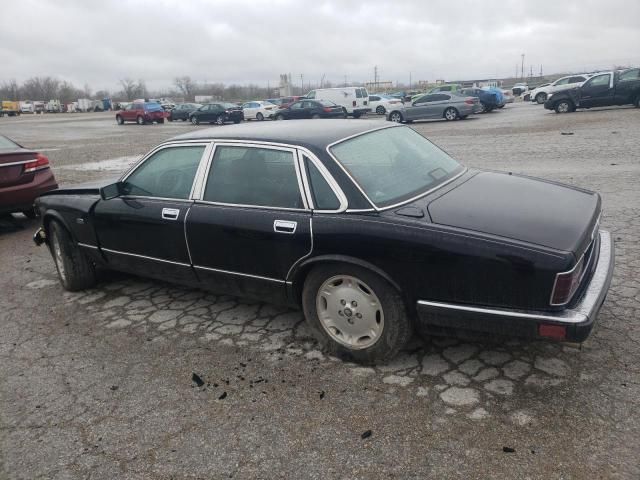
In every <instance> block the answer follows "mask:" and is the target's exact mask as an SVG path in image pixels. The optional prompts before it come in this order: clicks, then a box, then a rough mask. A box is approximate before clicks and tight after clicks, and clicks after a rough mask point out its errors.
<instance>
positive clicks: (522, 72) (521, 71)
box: [520, 53, 524, 81]
mask: <svg viewBox="0 0 640 480" xmlns="http://www.w3.org/2000/svg"><path fill="white" fill-rule="evenodd" d="M520 78H522V80H523V81H524V53H523V54H522V64H521V66H520Z"/></svg>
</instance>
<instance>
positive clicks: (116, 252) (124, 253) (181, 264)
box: [100, 247, 191, 267]
mask: <svg viewBox="0 0 640 480" xmlns="http://www.w3.org/2000/svg"><path fill="white" fill-rule="evenodd" d="M100 250H102V251H103V252H108V253H115V254H116V255H127V256H130V257H137V258H144V259H145V260H152V261H155V262H163V263H170V264H172V265H180V266H182V267H191V264H190V263H182V262H174V261H173V260H165V259H163V258H157V257H148V256H146V255H140V254H137V253H130V252H121V251H120V250H112V249H110V248H104V247H101V248H100Z"/></svg>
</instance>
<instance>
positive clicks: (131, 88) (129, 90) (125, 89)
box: [120, 78, 138, 101]
mask: <svg viewBox="0 0 640 480" xmlns="http://www.w3.org/2000/svg"><path fill="white" fill-rule="evenodd" d="M120 85H122V93H123V94H124V96H125V97H127V100H128V101H131V100H133V99H134V98H135V97H136V94H137V93H138V85H137V84H136V82H135V81H134V80H131V79H130V78H123V79H122V80H120Z"/></svg>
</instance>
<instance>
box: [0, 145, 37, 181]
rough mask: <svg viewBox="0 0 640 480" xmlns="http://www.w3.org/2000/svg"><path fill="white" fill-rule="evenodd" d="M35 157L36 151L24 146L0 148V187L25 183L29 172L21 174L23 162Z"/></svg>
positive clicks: (29, 175) (28, 177) (29, 176)
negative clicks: (10, 148) (12, 148)
mask: <svg viewBox="0 0 640 480" xmlns="http://www.w3.org/2000/svg"><path fill="white" fill-rule="evenodd" d="M35 158H36V152H34V151H32V150H27V149H25V148H17V149H15V150H0V187H8V186H12V185H19V184H21V183H26V182H27V181H29V180H30V178H31V177H32V175H31V174H28V175H23V173H24V164H25V163H26V162H28V161H30V160H34V159H35Z"/></svg>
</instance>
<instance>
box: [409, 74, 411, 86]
mask: <svg viewBox="0 0 640 480" xmlns="http://www.w3.org/2000/svg"><path fill="white" fill-rule="evenodd" d="M409 90H411V72H409Z"/></svg>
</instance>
